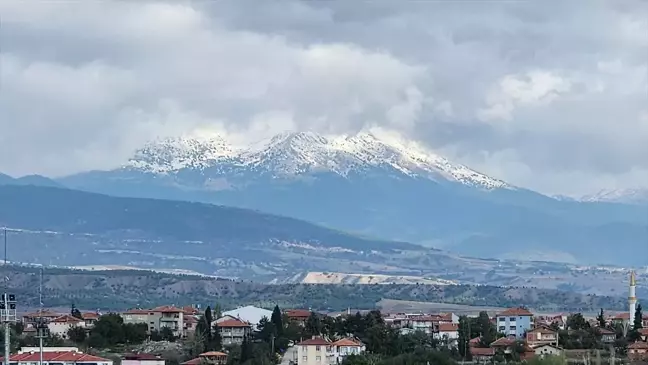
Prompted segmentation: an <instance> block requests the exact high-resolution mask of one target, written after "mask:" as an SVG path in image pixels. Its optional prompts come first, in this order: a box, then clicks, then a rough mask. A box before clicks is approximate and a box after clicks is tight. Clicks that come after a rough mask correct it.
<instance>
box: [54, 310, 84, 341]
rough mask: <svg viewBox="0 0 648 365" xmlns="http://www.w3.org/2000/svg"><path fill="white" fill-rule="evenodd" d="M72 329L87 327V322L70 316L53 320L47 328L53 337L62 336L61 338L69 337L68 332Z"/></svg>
mask: <svg viewBox="0 0 648 365" xmlns="http://www.w3.org/2000/svg"><path fill="white" fill-rule="evenodd" d="M72 327H85V321H83V320H81V319H78V318H76V317H73V316H71V315H69V314H66V315H63V316H60V317H57V318H54V319H52V320H51V321H50V322H49V323H48V324H47V328H48V329H49V332H50V333H51V334H52V335H58V336H61V338H67V337H68V331H69V330H70V328H72Z"/></svg>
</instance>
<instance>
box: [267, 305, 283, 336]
mask: <svg viewBox="0 0 648 365" xmlns="http://www.w3.org/2000/svg"><path fill="white" fill-rule="evenodd" d="M270 322H272V325H273V328H274V335H275V337H281V336H283V329H284V328H283V320H282V318H281V310H280V309H279V306H278V305H275V307H274V309H273V310H272V316H270Z"/></svg>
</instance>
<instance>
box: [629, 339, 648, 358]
mask: <svg viewBox="0 0 648 365" xmlns="http://www.w3.org/2000/svg"><path fill="white" fill-rule="evenodd" d="M628 359H629V360H630V361H645V360H648V342H643V341H638V342H635V343H632V344H630V345H628Z"/></svg>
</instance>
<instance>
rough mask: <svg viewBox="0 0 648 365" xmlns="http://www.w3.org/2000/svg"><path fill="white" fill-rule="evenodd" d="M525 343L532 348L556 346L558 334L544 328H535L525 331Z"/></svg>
mask: <svg viewBox="0 0 648 365" xmlns="http://www.w3.org/2000/svg"><path fill="white" fill-rule="evenodd" d="M526 342H527V343H528V344H529V346H532V347H533V346H539V345H544V344H548V345H555V346H558V332H556V331H553V330H550V329H549V328H546V327H537V328H534V329H532V330H529V331H527V333H526Z"/></svg>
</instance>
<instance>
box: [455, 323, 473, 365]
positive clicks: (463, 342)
mask: <svg viewBox="0 0 648 365" xmlns="http://www.w3.org/2000/svg"><path fill="white" fill-rule="evenodd" d="M470 327H471V326H470V318H468V317H467V316H461V317H459V330H458V332H459V337H458V338H457V348H458V350H459V354H460V355H462V356H463V357H464V358H465V359H466V360H470V359H471V355H470V351H468V343H469V341H470V340H471V337H470V335H471V333H470V332H471V328H470Z"/></svg>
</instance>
